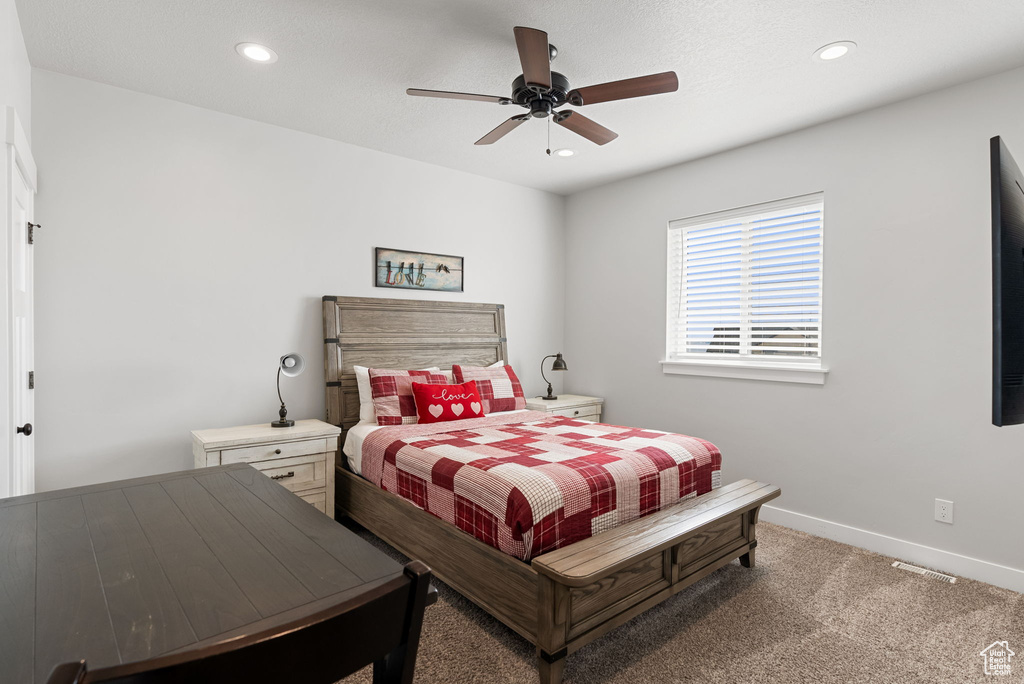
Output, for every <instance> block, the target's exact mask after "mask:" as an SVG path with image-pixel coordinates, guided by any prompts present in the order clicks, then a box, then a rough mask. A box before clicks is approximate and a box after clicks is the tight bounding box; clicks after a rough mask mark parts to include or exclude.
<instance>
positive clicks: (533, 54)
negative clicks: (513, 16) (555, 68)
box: [513, 26, 551, 90]
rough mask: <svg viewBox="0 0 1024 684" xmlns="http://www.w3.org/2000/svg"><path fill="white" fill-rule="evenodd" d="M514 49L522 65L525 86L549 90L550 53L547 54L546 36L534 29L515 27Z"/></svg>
mask: <svg viewBox="0 0 1024 684" xmlns="http://www.w3.org/2000/svg"><path fill="white" fill-rule="evenodd" d="M513 32H514V33H515V34H516V47H518V48H519V61H520V62H521V63H522V65H523V78H524V79H526V85H528V86H535V87H537V88H542V89H544V90H550V88H551V53H550V52H548V34H547V33H545V32H544V31H541V30H539V29H535V28H527V27H525V26H516V27H515V28H514V29H513Z"/></svg>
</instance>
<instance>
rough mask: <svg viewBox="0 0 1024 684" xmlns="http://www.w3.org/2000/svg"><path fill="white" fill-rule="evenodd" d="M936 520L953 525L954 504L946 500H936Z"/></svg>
mask: <svg viewBox="0 0 1024 684" xmlns="http://www.w3.org/2000/svg"><path fill="white" fill-rule="evenodd" d="M935 519H936V520H938V521H939V522H943V523H949V524H950V525H952V524H953V502H952V501H946V500H945V499H936V500H935Z"/></svg>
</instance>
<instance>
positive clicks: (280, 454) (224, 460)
mask: <svg viewBox="0 0 1024 684" xmlns="http://www.w3.org/2000/svg"><path fill="white" fill-rule="evenodd" d="M325 451H333V449H328V448H327V440H326V439H307V440H304V441H301V442H281V443H277V444H260V445H258V446H253V447H244V448H241V449H224V450H223V451H221V452H220V463H221V465H227V464H229V463H252V462H254V461H265V460H269V459H276V458H288V457H289V456H303V455H305V454H320V453H323V452H325ZM257 467H259V466H257Z"/></svg>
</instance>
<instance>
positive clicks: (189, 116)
mask: <svg viewBox="0 0 1024 684" xmlns="http://www.w3.org/2000/svg"><path fill="white" fill-rule="evenodd" d="M33 97H34V104H35V112H36V117H35V124H36V136H35V137H36V146H35V155H36V160H37V162H38V164H39V169H40V173H39V177H40V191H39V195H38V203H37V210H36V216H37V217H38V219H39V221H40V222H41V223H43V224H44V225H45V226H46V232H45V237H43V238H42V239H40V240H39V241H38V244H37V247H36V316H37V318H36V322H37V328H36V345H37V348H36V358H37V378H38V382H37V387H38V389H37V390H36V391H37V423H38V432H37V433H36V434H37V435H38V442H37V452H36V453H37V478H38V487H39V489H41V490H45V489H52V488H57V487H65V486H71V485H78V484H83V483H90V482H98V481H103V480H111V479H119V478H125V477H132V476H136V475H141V474H148V473H156V472H162V471H171V470H179V469H183V468H189V467H191V466H192V455H191V451H190V449H191V443H190V436H189V431H190V430H192V429H196V428H209V427H218V426H229V425H240V424H248V423H260V422H269V421H270V420H272V419H274V418H275V417H276V413H277V408H278V401H277V396H276V393H275V389H274V379H275V369H276V364H277V360H278V357H279V356H281V355H282V354H284V353H286V352H290V351H297V352H299V353H301V354H303V355H304V356H305V357H306V359H307V360H308V361H309V367H308V369H307V371H306V373H305V374H303V375H302V376H300V377H298V378H294V379H284V381H283V382H282V391H283V393H284V395H285V400H286V401H287V403H288V407H289V410H290V413H289V415H290V416H291V417H294V418H302V417H316V418H322V417H323V415H324V399H323V394H324V391H323V382H324V380H323V372H322V370H321V368H322V359H323V334H322V328H321V320H320V319H321V308H320V298H321V296H322V295H325V294H327V295H355V296H375V297H389V296H392V297H394V296H402V295H404V294H405V292H399V291H397V290H391V289H381V288H375V287H373V285H372V282H373V275H372V273H373V267H372V263H373V247H374V246H383V247H397V248H409V249H417V250H423V251H434V252H440V253H445V254H459V255H464V256H465V257H466V271H467V272H466V292H465V293H464V294H450V293H438V292H433V293H431V292H422V293H410V294H409V295H408V296H418V298H423V299H446V300H453V301H470V302H500V303H504V304H505V305H506V324H507V329H508V337H509V354H510V358H511V362H512V364H513V365H514V366H515V367H516V368H517V370H519V371H520V377H521V379H522V380H523V382H524V385H525V387H526V390H527V391H529V392H540V391H541V390H542V387H541V379H540V377H539V374H538V372H537V371H536V370H535V368H536V366H537V364H538V363H539V361H540V358H541V357H542V356H543V355H545V354H549V353H552V352H553V351H557V350H559V349H560V348H561V346H562V341H563V340H562V316H563V311H564V309H563V301H564V280H563V276H562V272H561V265H562V252H563V248H564V233H563V222H564V200H563V198H561V197H558V196H555V195H551V194H547V193H543V192H539V191H536V190H530V189H525V188H522V187H518V186H514V185H509V184H507V183H502V182H498V181H493V180H489V179H485V178H482V177H479V176H473V175H470V174H466V173H462V172H457V171H452V170H449V169H444V168H440V167H436V166H431V165H428V164H423V163H420V162H414V161H410V160H407V159H402V158H400V157H395V156H392V155H387V154H383V153H380V152H375V151H371V150H367V149H363V148H359V147H355V146H352V145H347V144H343V143H339V142H334V141H330V140H326V139H323V138H318V137H315V136H312V135H307V134H304V133H298V132H295V131H290V130H286V129H283V128H278V127H274V126H270V125H267V124H262V123H256V122H253V121H248V120H245V119H240V118H237V117H233V116H228V115H225V114H220V113H215V112H212V111H208V110H203V109H199V108H196V107H192V106H188V105H183V104H180V103H176V102H172V101H168V100H163V99H160V98H156V97H152V96H149V95H142V94H138V93H134V92H130V91H126V90H121V89H118V88H113V87H110V86H105V85H101V84H98V83H94V82H91V81H85V80H80V79H76V78H72V77H68V76H63V75H58V74H54V73H50V72H45V71H40V70H35V71H34V72H33Z"/></svg>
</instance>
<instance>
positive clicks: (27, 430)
mask: <svg viewBox="0 0 1024 684" xmlns="http://www.w3.org/2000/svg"><path fill="white" fill-rule="evenodd" d="M18 432H20V433H23V434H24V435H25V436H26V437H28V436H29V435H31V434H32V423H25V424H24V425H22V426H21V427H20V428H18Z"/></svg>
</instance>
